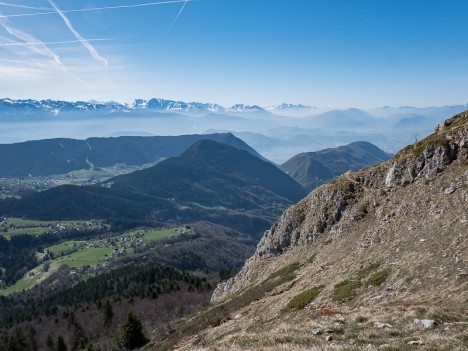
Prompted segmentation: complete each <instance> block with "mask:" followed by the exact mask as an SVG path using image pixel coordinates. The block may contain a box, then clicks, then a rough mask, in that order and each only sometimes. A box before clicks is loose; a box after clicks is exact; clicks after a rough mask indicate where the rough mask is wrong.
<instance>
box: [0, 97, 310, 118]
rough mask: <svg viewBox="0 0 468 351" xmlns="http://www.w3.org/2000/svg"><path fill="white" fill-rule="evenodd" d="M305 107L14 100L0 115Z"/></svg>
mask: <svg viewBox="0 0 468 351" xmlns="http://www.w3.org/2000/svg"><path fill="white" fill-rule="evenodd" d="M304 108H308V106H304V105H291V104H282V105H279V106H276V107H275V106H273V107H268V108H263V107H260V106H258V105H244V104H236V105H234V106H232V107H223V106H221V105H218V104H213V103H201V102H184V101H174V100H165V99H156V98H155V99H150V100H143V99H136V100H135V101H133V102H132V103H130V104H120V103H118V102H113V101H111V102H97V101H87V102H85V101H75V102H70V101H61V100H32V99H28V100H13V99H0V114H17V113H20V114H34V113H40V112H43V113H44V112H45V113H49V114H51V115H55V116H57V115H59V114H61V113H69V112H84V111H88V112H102V113H116V112H121V113H131V112H138V111H171V112H199V113H270V112H269V111H272V110H285V109H304Z"/></svg>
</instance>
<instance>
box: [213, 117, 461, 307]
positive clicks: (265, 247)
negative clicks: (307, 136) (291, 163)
mask: <svg viewBox="0 0 468 351" xmlns="http://www.w3.org/2000/svg"><path fill="white" fill-rule="evenodd" d="M467 156H468V112H463V113H461V114H459V115H457V116H455V117H453V118H451V119H449V120H447V121H445V122H444V123H442V124H440V125H439V126H438V127H437V128H436V131H435V133H434V134H432V135H431V136H429V137H428V138H426V139H424V140H422V141H420V142H418V143H416V144H414V145H410V146H408V147H407V148H405V149H404V150H402V151H401V152H400V153H399V154H398V155H396V156H395V157H394V158H393V159H392V160H390V161H387V162H385V163H382V164H379V165H377V166H374V167H372V168H369V169H366V170H363V171H360V172H357V173H354V172H348V173H346V174H344V175H343V176H341V177H340V178H339V179H337V180H336V181H333V182H331V183H328V184H326V185H323V186H321V187H320V188H318V189H316V190H314V191H313V192H312V193H310V194H309V195H308V196H307V197H306V198H305V199H303V200H302V201H301V202H299V203H298V204H297V205H295V206H293V207H291V208H289V209H288V210H286V211H285V212H284V214H283V215H282V216H281V218H280V219H279V220H278V221H277V222H276V223H275V225H273V227H272V228H271V229H269V230H267V231H266V232H265V234H264V235H263V237H262V239H261V241H260V243H259V244H258V247H257V251H256V253H255V255H254V256H253V257H252V258H250V259H249V260H248V261H247V262H246V263H245V265H244V267H243V269H242V270H241V271H240V272H239V274H238V275H237V276H236V277H234V278H232V279H230V280H229V281H227V282H226V283H222V284H220V285H219V286H218V287H217V289H216V290H215V292H214V294H213V297H212V302H220V301H223V300H226V299H228V298H229V297H230V296H231V295H232V294H234V293H236V292H238V291H240V290H242V289H244V288H245V287H246V286H247V285H248V284H250V283H252V282H251V278H252V272H253V271H254V270H255V268H256V267H258V266H259V265H260V264H262V262H264V261H265V260H266V259H268V258H271V257H276V256H278V255H281V254H283V253H284V252H285V251H287V250H289V249H290V248H292V247H295V246H298V245H307V244H310V243H312V242H314V241H315V240H317V238H318V237H319V236H322V235H327V236H328V238H329V239H331V240H333V239H336V238H338V237H340V236H343V235H346V234H347V233H348V232H349V231H350V229H351V228H352V227H353V226H355V225H356V223H357V222H358V221H360V220H362V219H364V218H365V217H366V216H375V218H379V216H381V211H380V210H379V206H380V204H381V202H384V201H385V195H386V194H387V193H388V192H392V191H395V190H396V189H397V188H400V187H403V186H408V185H409V184H412V183H416V182H420V181H425V180H426V181H427V180H430V179H433V178H434V177H436V176H438V175H439V174H440V173H442V172H443V171H444V170H445V169H446V168H447V167H448V166H449V165H450V164H451V163H453V162H461V163H467V162H468V157H467Z"/></svg>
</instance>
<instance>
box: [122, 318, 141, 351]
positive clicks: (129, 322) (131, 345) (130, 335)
mask: <svg viewBox="0 0 468 351" xmlns="http://www.w3.org/2000/svg"><path fill="white" fill-rule="evenodd" d="M119 337H120V340H119V341H120V343H121V344H122V346H123V347H125V349H127V350H133V349H136V348H137V347H141V346H143V345H145V344H146V343H147V342H148V339H147V338H146V336H145V334H144V331H143V324H142V323H141V321H140V319H139V318H138V317H137V316H136V315H135V314H134V313H133V312H132V311H129V312H128V314H127V317H126V318H125V320H124V322H123V323H122V326H121V327H120V335H119Z"/></svg>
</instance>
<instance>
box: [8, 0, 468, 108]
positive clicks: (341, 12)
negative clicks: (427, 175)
mask: <svg viewBox="0 0 468 351" xmlns="http://www.w3.org/2000/svg"><path fill="white" fill-rule="evenodd" d="M170 1H171V0H169V1H168V2H170ZM149 2H152V1H145V0H85V1H82V0H74V1H70V0H54V2H50V1H49V0H5V1H0V12H1V15H0V97H11V98H40V99H45V98H53V99H65V100H90V99H96V100H102V101H106V100H116V101H120V102H130V101H132V100H133V99H135V98H151V97H162V98H168V99H180V100H185V101H203V102H217V103H220V104H223V105H232V104H235V103H246V104H260V105H264V106H266V105H274V104H280V103H282V102H288V103H303V104H309V105H314V106H319V107H338V108H340V107H364V108H365V107H377V106H384V105H390V106H400V105H413V106H436V105H446V104H460V103H467V102H468V94H467V92H468V26H467V25H466V14H467V13H468V1H466V0H440V1H433V0H411V1H407V0H405V1H403V0H392V1H388V0H380V1H375V0H359V1H355V0H320V1H319V0H269V1H267V0H194V1H189V2H188V3H187V4H185V7H184V9H183V11H182V12H181V13H180V11H181V9H182V6H184V2H174V3H163V4H156V5H151V6H139V7H131V6H133V5H138V4H145V3H149ZM154 2H157V0H156V1H154ZM8 4H9V5H20V6H26V7H27V6H30V7H40V8H44V9H29V8H20V7H14V6H9V5H8ZM54 5H55V6H56V8H54ZM112 6H129V7H125V8H119V9H101V10H92V11H81V10H83V9H95V8H106V7H112ZM47 8H49V9H50V10H48V9H47ZM69 10H79V11H76V12H67V11H69ZM57 11H59V12H62V11H63V13H62V14H60V13H59V12H57ZM42 12H46V13H48V14H42V15H40V14H38V15H34V16H12V15H21V14H34V13H42ZM179 13H180V16H179V17H178V18H177V16H178V14H179ZM1 16H3V17H1ZM176 18H177V21H175V19H176ZM174 21H175V22H174ZM32 44H34V45H32Z"/></svg>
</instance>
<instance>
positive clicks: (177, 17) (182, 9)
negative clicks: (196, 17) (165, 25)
mask: <svg viewBox="0 0 468 351" xmlns="http://www.w3.org/2000/svg"><path fill="white" fill-rule="evenodd" d="M188 2H189V0H186V1H185V2H184V4H183V5H182V7H181V9H180V11H179V13H178V14H177V16H176V18H174V21H172V23H171V26H170V27H169V31H171V30H172V28H173V27H174V25H175V24H176V22H177V20H178V19H179V17H180V15H181V14H182V12H184V9H185V6H187V3H188Z"/></svg>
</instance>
